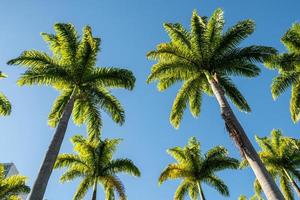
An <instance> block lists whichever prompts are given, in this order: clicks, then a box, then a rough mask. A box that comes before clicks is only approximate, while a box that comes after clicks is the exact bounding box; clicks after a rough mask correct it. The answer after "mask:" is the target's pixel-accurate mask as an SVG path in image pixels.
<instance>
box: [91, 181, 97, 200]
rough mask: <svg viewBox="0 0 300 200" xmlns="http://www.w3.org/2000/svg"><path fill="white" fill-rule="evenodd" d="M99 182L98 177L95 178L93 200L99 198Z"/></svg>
mask: <svg viewBox="0 0 300 200" xmlns="http://www.w3.org/2000/svg"><path fill="white" fill-rule="evenodd" d="M97 184H98V183H97V178H95V182H94V188H93V197H92V200H96V199H97Z"/></svg>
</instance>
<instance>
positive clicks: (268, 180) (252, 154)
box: [207, 76, 284, 200]
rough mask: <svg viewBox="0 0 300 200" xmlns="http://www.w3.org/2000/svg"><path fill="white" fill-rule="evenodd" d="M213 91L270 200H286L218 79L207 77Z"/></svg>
mask: <svg viewBox="0 0 300 200" xmlns="http://www.w3.org/2000/svg"><path fill="white" fill-rule="evenodd" d="M207 78H208V81H209V84H210V86H211V88H212V91H213V93H214V95H215V97H216V99H217V101H218V103H219V105H220V110H221V115H222V118H223V119H224V121H225V125H226V128H227V130H228V132H229V135H230V136H231V137H232V138H233V140H234V141H235V143H236V145H237V146H238V148H239V150H240V151H241V153H242V155H243V156H244V157H245V158H246V160H247V161H248V163H249V165H250V167H251V168H252V170H253V172H254V174H255V176H256V178H257V180H258V182H259V183H260V185H261V187H262V190H263V191H264V193H265V195H266V197H267V199H268V200H284V197H283V195H282V193H281V192H280V190H279V189H278V187H277V185H276V184H275V181H274V180H273V179H272V177H271V176H270V174H269V173H268V171H267V170H266V168H265V166H264V165H263V163H262V161H261V160H260V158H259V156H258V154H257V152H256V151H255V149H254V147H253V145H252V144H251V142H250V140H249V138H248V137H247V135H246V133H245V131H244V129H243V127H242V126H241V124H240V123H239V121H238V120H237V118H236V116H235V115H234V113H233V111H232V109H231V107H230V105H229V104H228V102H227V100H226V98H225V95H224V91H223V89H222V88H221V87H220V85H219V84H218V81H217V78H216V77H209V76H208V77H207Z"/></svg>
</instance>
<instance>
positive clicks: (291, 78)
mask: <svg viewBox="0 0 300 200" xmlns="http://www.w3.org/2000/svg"><path fill="white" fill-rule="evenodd" d="M281 42H282V43H283V44H284V45H285V47H286V48H287V50H288V53H282V54H277V55H274V56H271V57H270V58H268V59H267V60H266V62H265V65H266V66H267V67H268V68H270V69H276V70H278V76H277V77H276V78H274V79H273V82H272V96H273V99H277V98H278V97H279V96H280V95H281V94H282V93H283V92H284V91H285V90H286V89H287V88H289V87H290V86H291V87H292V94H291V101H290V112H291V117H292V120H293V121H294V122H297V121H299V119H300V106H299V102H300V94H299V91H300V82H299V80H300V23H296V24H294V25H293V26H292V27H291V28H290V29H289V30H288V31H287V32H286V33H285V34H284V36H283V37H282V38H281Z"/></svg>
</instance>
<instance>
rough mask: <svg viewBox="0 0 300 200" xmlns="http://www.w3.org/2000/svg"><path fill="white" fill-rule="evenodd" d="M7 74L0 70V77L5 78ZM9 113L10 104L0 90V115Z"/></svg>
mask: <svg viewBox="0 0 300 200" xmlns="http://www.w3.org/2000/svg"><path fill="white" fill-rule="evenodd" d="M6 77H7V76H6V75H5V74H3V73H2V72H1V71H0V79H3V78H6ZM10 113H11V104H10V102H9V100H8V99H7V97H6V96H5V95H4V94H3V93H2V92H0V115H4V116H6V115H9V114H10Z"/></svg>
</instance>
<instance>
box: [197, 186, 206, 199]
mask: <svg viewBox="0 0 300 200" xmlns="http://www.w3.org/2000/svg"><path fill="white" fill-rule="evenodd" d="M197 186H198V190H199V195H200V199H201V200H205V196H204V193H203V190H202V187H201V183H199V182H198V183H197Z"/></svg>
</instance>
